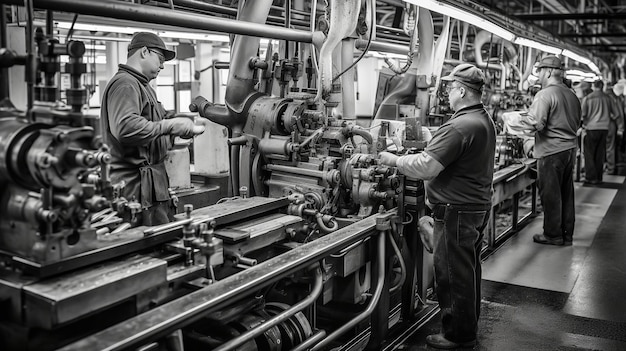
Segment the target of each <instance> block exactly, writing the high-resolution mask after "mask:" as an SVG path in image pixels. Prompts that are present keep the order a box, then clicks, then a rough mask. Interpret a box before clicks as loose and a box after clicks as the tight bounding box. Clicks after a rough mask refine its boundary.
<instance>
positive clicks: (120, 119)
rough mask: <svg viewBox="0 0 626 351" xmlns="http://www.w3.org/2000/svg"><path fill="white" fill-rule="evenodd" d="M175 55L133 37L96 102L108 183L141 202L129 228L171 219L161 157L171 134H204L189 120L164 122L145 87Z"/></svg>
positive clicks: (151, 38) (153, 39)
mask: <svg viewBox="0 0 626 351" xmlns="http://www.w3.org/2000/svg"><path fill="white" fill-rule="evenodd" d="M175 56H176V53H175V52H174V51H171V50H168V49H167V47H166V46H165V43H164V42H163V40H162V39H161V38H159V37H158V36H157V35H156V34H153V33H148V32H139V33H135V35H134V36H133V38H132V40H131V42H130V45H129V46H128V60H127V62H126V64H120V65H119V70H118V72H117V73H116V74H115V76H113V78H112V79H111V81H110V82H109V84H108V85H107V87H106V89H105V91H104V94H103V98H102V109H101V112H100V126H101V130H102V136H103V141H104V142H105V143H106V144H107V145H108V146H109V147H110V152H111V156H112V161H111V181H112V183H113V184H116V183H121V182H124V188H123V191H122V194H121V196H123V197H124V198H126V200H128V201H131V200H136V201H138V202H139V203H140V204H141V210H142V211H141V213H140V214H139V215H138V216H136V218H135V219H134V220H133V221H132V223H131V224H132V225H133V226H136V225H158V224H163V223H167V222H169V221H170V220H172V219H173V214H174V208H173V206H172V203H171V196H170V193H169V189H168V188H169V180H168V177H167V173H166V172H165V164H164V160H165V156H166V154H167V151H168V149H169V148H170V147H171V146H172V142H173V138H174V137H175V136H180V137H182V138H192V137H193V136H195V135H198V134H201V133H202V132H203V131H204V127H203V126H196V125H195V124H194V123H193V121H192V120H191V119H189V118H184V117H175V118H169V119H166V114H167V111H166V110H165V109H164V108H163V106H162V105H161V103H160V102H159V101H158V100H157V96H156V92H155V91H154V89H152V87H151V86H150V85H149V82H150V81H151V80H153V79H155V78H156V77H157V75H158V74H159V72H160V71H161V69H163V67H164V66H163V63H164V62H165V61H169V60H171V59H173V58H174V57H175ZM126 219H127V220H128V218H126Z"/></svg>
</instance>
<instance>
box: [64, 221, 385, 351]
mask: <svg viewBox="0 0 626 351" xmlns="http://www.w3.org/2000/svg"><path fill="white" fill-rule="evenodd" d="M390 211H395V209H393V210H390ZM385 215H386V214H383V215H382V216H385ZM380 216H381V215H374V216H370V217H368V218H365V219H363V220H362V221H359V222H356V223H353V224H351V225H349V226H347V227H345V228H342V229H339V230H337V231H336V232H333V233H331V234H328V235H326V236H323V237H321V238H319V239H317V240H315V241H312V242H310V243H307V244H304V245H302V246H300V247H297V248H295V249H293V250H291V251H288V252H285V253H284V254H282V255H279V256H276V257H274V258H272V259H269V260H267V261H265V262H262V263H260V264H257V265H256V266H254V267H251V268H249V269H246V270H244V271H243V272H240V273H238V274H235V275H232V276H230V277H227V278H225V279H223V280H220V281H218V282H216V283H215V284H212V285H209V286H207V287H204V288H202V289H200V290H197V291H194V292H192V293H190V294H188V295H185V296H183V297H181V298H179V299H176V300H174V301H171V302H169V303H167V304H164V305H162V306H159V307H157V308H155V309H153V310H150V311H147V312H145V313H143V314H140V315H138V316H135V317H133V318H130V319H127V320H125V321H123V322H120V323H118V324H116V325H114V326H112V327H109V328H107V329H105V330H102V331H100V332H98V333H95V334H93V335H90V336H88V337H86V338H84V339H81V340H78V341H76V342H74V343H72V344H70V345H67V346H65V347H63V348H61V350H65V351H69V350H124V349H129V348H137V347H140V346H142V345H145V344H148V343H150V342H153V341H156V340H159V339H160V338H162V337H165V336H167V335H169V334H171V333H172V332H174V331H176V330H178V329H180V328H182V327H185V326H187V325H189V324H191V323H193V322H195V321H197V320H199V319H201V318H202V317H204V316H205V315H206V314H207V313H210V312H212V311H215V310H217V309H219V308H221V307H224V306H227V305H229V304H232V303H234V302H236V301H238V300H239V299H241V298H243V297H245V296H247V295H249V294H251V293H254V292H255V291H257V290H258V289H262V288H263V287H265V286H268V285H270V284H273V283H274V282H276V281H278V280H280V279H282V278H283V277H286V276H288V275H290V274H293V273H295V272H297V271H299V270H302V269H304V268H306V267H307V266H309V265H310V264H311V263H313V262H316V261H319V260H320V259H322V258H324V257H327V256H329V255H330V254H332V253H334V252H337V251H339V250H341V249H343V248H345V247H347V246H349V245H350V244H352V243H354V242H355V241H358V240H361V239H363V238H366V237H369V236H371V235H374V234H376V233H377V231H376V220H377V219H378V218H379V217H380Z"/></svg>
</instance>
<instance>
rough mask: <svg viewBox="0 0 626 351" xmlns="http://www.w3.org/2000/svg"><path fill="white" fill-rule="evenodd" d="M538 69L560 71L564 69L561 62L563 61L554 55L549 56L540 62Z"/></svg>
mask: <svg viewBox="0 0 626 351" xmlns="http://www.w3.org/2000/svg"><path fill="white" fill-rule="evenodd" d="M537 68H558V69H563V62H561V59H560V58H558V57H556V56H554V55H548V56H546V57H544V58H542V59H541V61H539V64H538V65H537Z"/></svg>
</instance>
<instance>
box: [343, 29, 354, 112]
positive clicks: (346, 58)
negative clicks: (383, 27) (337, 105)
mask: <svg viewBox="0 0 626 351" xmlns="http://www.w3.org/2000/svg"><path fill="white" fill-rule="evenodd" d="M353 56H354V39H344V40H343V41H342V42H341V69H342V70H343V69H346V68H348V67H350V65H351V64H352V61H353V60H354V57H353ZM355 70H356V66H354V67H352V68H351V69H349V70H348V71H346V72H345V73H344V74H343V75H342V76H341V98H342V99H341V100H342V104H341V105H342V107H343V119H346V120H354V119H356V112H355V111H356V106H355V103H356V101H355V99H356V96H355V92H354V72H355Z"/></svg>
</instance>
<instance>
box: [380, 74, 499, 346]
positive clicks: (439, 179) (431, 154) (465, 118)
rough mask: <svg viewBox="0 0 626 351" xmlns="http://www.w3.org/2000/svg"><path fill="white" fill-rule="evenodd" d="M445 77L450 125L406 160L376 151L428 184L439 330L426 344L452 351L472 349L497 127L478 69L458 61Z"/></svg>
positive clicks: (445, 126) (482, 76)
mask: <svg viewBox="0 0 626 351" xmlns="http://www.w3.org/2000/svg"><path fill="white" fill-rule="evenodd" d="M442 80H443V81H445V82H447V83H448V85H447V92H448V97H449V102H450V107H451V108H452V109H453V110H454V114H453V115H452V117H451V118H450V120H448V121H447V122H446V123H444V124H443V125H442V126H441V127H440V128H439V129H438V130H437V131H436V132H435V133H434V134H433V137H432V139H431V141H430V142H429V143H428V146H427V147H426V148H425V150H424V151H423V152H421V153H418V154H413V155H404V156H397V155H394V154H392V153H389V152H381V153H380V155H379V157H380V162H381V163H383V164H387V165H391V166H395V167H398V169H399V170H400V171H401V172H402V173H404V174H406V175H408V176H410V177H414V178H418V179H423V180H427V181H429V182H428V183H427V185H426V193H427V197H428V202H429V206H430V207H431V209H432V215H433V218H434V226H433V227H434V228H433V229H434V230H433V236H434V238H433V242H434V248H433V249H434V266H435V267H434V268H435V282H436V284H435V285H436V292H437V297H438V300H439V306H440V307H441V322H442V328H441V333H439V334H434V335H429V336H428V337H427V339H426V342H427V343H428V345H430V346H431V347H434V348H441V349H450V348H457V347H472V346H473V345H474V344H476V337H477V332H478V317H479V315H480V286H481V266H480V250H481V247H482V237H483V230H484V229H485V227H486V226H487V223H488V219H489V211H490V209H491V193H492V182H493V166H494V154H495V148H496V128H495V124H494V122H493V119H492V118H491V116H490V115H489V113H488V112H487V111H486V110H485V108H484V106H483V104H482V102H481V97H482V89H483V86H484V85H485V83H486V78H485V75H484V73H483V72H482V71H481V70H480V69H479V68H477V67H476V66H474V65H471V64H467V63H464V64H460V65H458V66H456V67H455V68H454V69H453V70H452V72H450V74H449V75H447V76H445V77H442ZM422 222H424V221H422V220H420V223H422ZM421 227H423V223H422V226H421ZM420 230H424V228H420Z"/></svg>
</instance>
